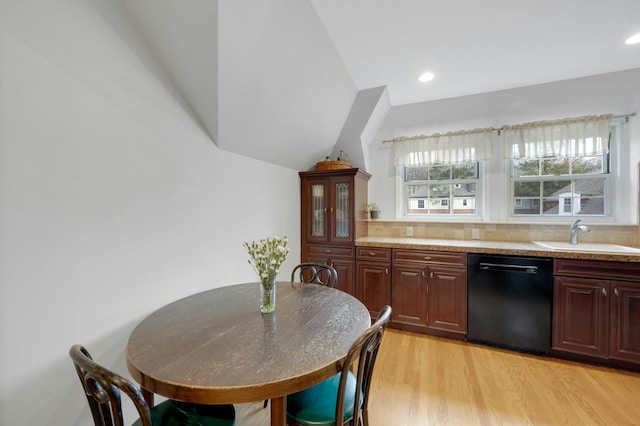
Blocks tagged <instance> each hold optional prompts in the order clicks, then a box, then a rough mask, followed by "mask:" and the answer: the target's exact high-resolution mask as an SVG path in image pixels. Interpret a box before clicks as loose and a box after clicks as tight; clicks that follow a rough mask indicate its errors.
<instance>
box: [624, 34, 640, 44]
mask: <svg viewBox="0 0 640 426" xmlns="http://www.w3.org/2000/svg"><path fill="white" fill-rule="evenodd" d="M625 43H626V44H638V43H640V33H638V34H636V35H632V36H631V37H629V38H628V39H627V41H625Z"/></svg>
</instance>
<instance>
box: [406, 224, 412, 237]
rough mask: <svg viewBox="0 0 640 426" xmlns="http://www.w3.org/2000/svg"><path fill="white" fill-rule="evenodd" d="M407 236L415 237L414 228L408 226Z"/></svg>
mask: <svg viewBox="0 0 640 426" xmlns="http://www.w3.org/2000/svg"><path fill="white" fill-rule="evenodd" d="M407 237H413V228H412V227H410V226H407Z"/></svg>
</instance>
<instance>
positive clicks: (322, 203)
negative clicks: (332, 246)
mask: <svg viewBox="0 0 640 426" xmlns="http://www.w3.org/2000/svg"><path fill="white" fill-rule="evenodd" d="M324 190H325V184H324V183H312V184H311V186H310V194H311V227H310V229H311V235H310V237H311V238H314V239H315V238H320V239H324V238H325V237H326V232H327V229H326V225H327V220H326V216H327V206H326V199H325V194H324Z"/></svg>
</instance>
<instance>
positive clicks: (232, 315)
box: [127, 282, 371, 426]
mask: <svg viewBox="0 0 640 426" xmlns="http://www.w3.org/2000/svg"><path fill="white" fill-rule="evenodd" d="M259 297H260V289H259V284H258V283H246V284H237V285H231V286H226V287H219V288H215V289H212V290H208V291H205V292H202V293H197V294H194V295H191V296H188V297H185V298H183V299H180V300H178V301H176V302H173V303H170V304H168V305H166V306H164V307H162V308H160V309H158V310H157V311H155V312H153V313H152V314H150V315H149V316H148V317H146V318H145V319H144V320H142V322H140V324H138V326H137V327H136V328H135V329H134V330H133V332H132V333H131V335H130V337H129V342H128V344H127V367H128V370H129V372H130V373H131V375H132V377H133V378H134V379H135V380H136V381H137V382H138V383H140V385H141V386H142V388H143V391H145V394H146V395H147V396H149V395H152V394H158V395H163V396H165V397H167V398H171V399H176V400H180V401H186V402H194V403H201V404H234V403H245V402H252V401H263V400H267V399H270V400H271V424H272V425H278V426H284V425H285V424H286V395H288V394H291V393H294V392H297V391H300V390H302V389H305V388H308V387H310V386H313V385H315V384H317V383H320V382H321V381H323V380H325V379H327V378H329V377H331V376H332V375H334V374H336V373H337V372H338V369H339V367H340V364H341V361H342V360H343V359H344V357H345V355H346V354H347V351H348V350H349V348H350V346H351V345H352V344H353V343H354V342H355V340H356V339H357V338H358V336H359V335H360V334H361V333H362V332H363V331H365V330H366V329H367V328H368V327H369V326H370V324H371V317H370V315H369V311H368V310H367V308H366V307H365V306H364V305H363V304H362V303H361V302H360V301H358V300H357V299H356V298H355V297H353V296H351V295H349V294H348V293H345V292H343V291H340V290H337V289H334V288H330V287H325V286H321V285H316V284H302V285H301V284H299V283H298V284H295V285H292V284H291V283H290V282H278V283H277V287H276V310H275V312H273V313H270V314H261V313H260V302H259ZM150 399H151V398H150Z"/></svg>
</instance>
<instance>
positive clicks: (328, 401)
mask: <svg viewBox="0 0 640 426" xmlns="http://www.w3.org/2000/svg"><path fill="white" fill-rule="evenodd" d="M348 374H349V376H348V377H347V385H346V391H345V396H344V420H345V421H347V420H349V419H350V418H351V417H353V409H354V403H353V402H354V398H355V392H356V377H355V376H354V375H353V373H351V372H349V373H348ZM339 385H340V374H336V375H335V376H333V377H331V378H329V379H327V380H325V381H324V382H321V383H318V384H317V385H315V386H312V387H310V388H308V389H305V390H302V391H300V392H297V393H294V394H291V395H288V396H287V416H288V417H289V418H291V419H293V420H295V421H296V422H297V423H299V424H301V425H306V426H321V425H333V424H335V416H336V401H337V399H338V386H339ZM360 404H361V405H362V398H361V400H360ZM154 424H155V423H154Z"/></svg>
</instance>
